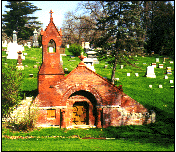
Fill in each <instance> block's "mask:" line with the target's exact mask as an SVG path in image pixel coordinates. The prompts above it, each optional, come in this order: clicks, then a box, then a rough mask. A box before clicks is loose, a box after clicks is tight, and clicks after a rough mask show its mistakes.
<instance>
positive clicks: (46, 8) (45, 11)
mask: <svg viewBox="0 0 176 152" xmlns="http://www.w3.org/2000/svg"><path fill="white" fill-rule="evenodd" d="M28 2H30V3H32V4H33V5H34V6H37V7H38V8H41V9H42V10H39V11H36V12H34V14H31V15H30V16H34V17H38V21H40V22H41V23H43V25H42V28H43V29H45V28H46V26H47V25H48V24H49V20H50V14H49V12H50V10H51V9H52V11H53V12H54V13H53V20H54V23H55V25H56V27H58V28H61V27H62V24H63V20H64V14H65V13H66V12H68V11H75V10H76V8H77V6H78V3H79V2H81V1H28ZM171 3H172V4H173V5H174V1H171ZM5 5H7V1H2V14H4V11H9V9H7V8H6V7H5Z"/></svg>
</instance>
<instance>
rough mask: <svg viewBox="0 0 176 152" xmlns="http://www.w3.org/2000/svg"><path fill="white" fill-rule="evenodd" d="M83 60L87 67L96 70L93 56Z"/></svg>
mask: <svg viewBox="0 0 176 152" xmlns="http://www.w3.org/2000/svg"><path fill="white" fill-rule="evenodd" d="M83 62H84V63H85V65H86V66H87V68H89V69H91V70H92V71H94V72H95V69H94V65H93V59H91V58H84V59H83Z"/></svg>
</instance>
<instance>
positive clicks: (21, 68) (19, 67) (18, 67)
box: [16, 51, 24, 70]
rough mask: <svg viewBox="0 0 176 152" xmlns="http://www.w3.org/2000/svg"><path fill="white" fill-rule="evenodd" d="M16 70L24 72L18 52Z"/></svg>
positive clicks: (20, 54)
mask: <svg viewBox="0 0 176 152" xmlns="http://www.w3.org/2000/svg"><path fill="white" fill-rule="evenodd" d="M17 61H18V62H17V66H16V67H17V69H18V70H24V66H23V65H22V51H19V52H18V60H17Z"/></svg>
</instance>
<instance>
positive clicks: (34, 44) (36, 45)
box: [33, 29, 39, 47]
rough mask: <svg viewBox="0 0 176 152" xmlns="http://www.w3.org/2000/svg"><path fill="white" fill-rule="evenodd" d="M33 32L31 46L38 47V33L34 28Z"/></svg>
mask: <svg viewBox="0 0 176 152" xmlns="http://www.w3.org/2000/svg"><path fill="white" fill-rule="evenodd" d="M33 33H34V38H33V47H38V46H39V44H38V41H37V34H38V32H37V31H36V29H35V30H34V32H33Z"/></svg>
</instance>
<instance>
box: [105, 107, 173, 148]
mask: <svg viewBox="0 0 176 152" xmlns="http://www.w3.org/2000/svg"><path fill="white" fill-rule="evenodd" d="M149 109H153V110H154V111H155V113H156V122H155V123H151V124H148V125H142V126H135V125H130V126H119V127H108V128H105V129H104V133H105V136H107V137H109V138H117V139H124V140H127V141H138V142H140V143H143V144H145V143H154V144H156V145H160V146H163V147H168V146H170V145H173V144H174V139H175V132H174V128H175V126H174V124H175V119H174V114H169V113H167V112H164V111H163V110H161V109H159V108H156V107H150V108H149Z"/></svg>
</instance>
